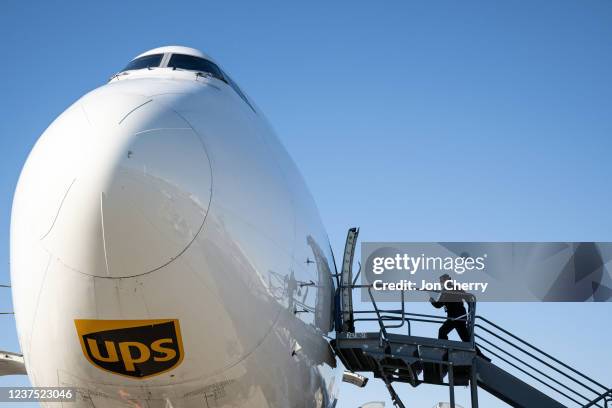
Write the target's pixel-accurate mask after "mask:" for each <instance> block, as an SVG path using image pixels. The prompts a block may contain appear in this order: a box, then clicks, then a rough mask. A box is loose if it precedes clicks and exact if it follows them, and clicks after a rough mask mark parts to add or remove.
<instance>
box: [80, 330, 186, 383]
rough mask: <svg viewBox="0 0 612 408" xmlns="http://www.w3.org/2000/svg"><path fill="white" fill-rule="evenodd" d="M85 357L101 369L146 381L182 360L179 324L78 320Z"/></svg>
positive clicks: (170, 368)
mask: <svg viewBox="0 0 612 408" xmlns="http://www.w3.org/2000/svg"><path fill="white" fill-rule="evenodd" d="M74 323H75V325H76V330H77V333H78V335H79V340H80V342H81V348H82V349H83V354H84V355H85V357H86V358H87V360H89V362H90V363H92V364H93V365H95V366H96V367H98V368H101V369H103V370H106V371H110V372H112V373H115V374H119V375H124V376H127V377H132V378H136V379H143V378H147V377H151V376H154V375H158V374H161V373H164V372H166V371H169V370H172V369H173V368H175V367H176V366H178V365H179V364H180V363H181V361H183V343H182V340H181V330H180V326H179V321H178V320H175V319H164V320H81V319H79V320H75V321H74Z"/></svg>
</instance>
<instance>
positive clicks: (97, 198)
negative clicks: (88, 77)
mask: <svg viewBox="0 0 612 408" xmlns="http://www.w3.org/2000/svg"><path fill="white" fill-rule="evenodd" d="M91 99H92V98H90V99H89V100H87V99H86V100H85V102H84V114H85V115H87V113H88V111H94V109H91V107H92V106H93V107H95V112H96V115H97V116H96V117H93V118H92V117H88V119H89V128H88V129H79V130H75V129H73V128H71V127H72V125H73V124H72V123H71V122H70V121H66V123H61V124H59V126H61V127H64V128H66V129H67V130H68V131H70V132H73V133H74V132H76V131H79V132H81V133H82V134H83V135H84V136H83V138H82V139H81V141H80V142H78V143H77V145H74V144H73V145H72V146H65V148H66V149H67V150H68V151H70V152H71V153H73V154H69V155H67V156H66V157H67V159H68V160H70V158H72V157H77V156H78V165H77V166H75V167H76V169H75V174H74V179H73V181H72V183H71V184H70V185H69V186H67V188H66V192H65V194H64V198H63V200H62V202H61V203H60V204H59V208H58V210H57V213H56V216H55V218H54V219H53V221H52V223H51V227H50V228H49V230H48V231H47V232H46V233H45V234H44V236H43V237H42V241H43V245H44V246H45V247H46V248H47V249H48V250H49V251H50V252H51V253H52V254H54V255H55V256H57V257H58V258H59V259H60V260H61V262H62V263H64V264H65V265H66V266H67V267H69V268H71V269H74V270H77V271H79V272H81V273H84V274H88V275H92V276H98V277H110V278H119V277H129V276H137V275H142V274H145V273H148V272H152V271H154V270H157V269H159V268H161V267H163V266H164V265H167V264H168V263H170V262H172V261H173V260H174V259H176V258H177V257H179V256H180V255H181V253H182V252H183V251H185V249H186V248H188V246H189V245H190V244H191V242H192V241H193V240H194V239H195V237H196V235H197V234H198V233H199V231H200V230H201V228H202V227H203V225H204V220H205V218H206V214H207V211H208V207H209V204H210V199H211V187H212V175H211V167H210V162H209V160H208V156H207V153H206V151H205V148H204V145H203V144H202V141H201V140H200V138H199V137H198V135H197V134H196V133H195V132H194V131H193V129H192V128H191V127H190V126H189V124H188V123H187V122H185V121H184V120H183V119H182V118H180V117H179V116H178V115H177V114H176V113H174V111H172V110H171V109H170V108H167V107H164V106H161V105H158V104H156V103H155V102H154V101H152V100H149V101H145V102H141V101H137V100H135V101H131V104H132V105H136V106H135V107H134V108H132V107H131V106H122V107H121V108H122V112H119V111H118V109H112V108H109V109H107V111H106V112H104V111H103V110H102V113H101V114H100V113H99V112H100V111H101V110H100V109H99V108H98V107H99V106H100V105H105V106H108V104H111V105H112V104H113V103H114V99H113V96H112V95H102V96H101V97H100V98H99V99H94V100H91ZM100 99H101V100H100ZM88 108H90V109H88Z"/></svg>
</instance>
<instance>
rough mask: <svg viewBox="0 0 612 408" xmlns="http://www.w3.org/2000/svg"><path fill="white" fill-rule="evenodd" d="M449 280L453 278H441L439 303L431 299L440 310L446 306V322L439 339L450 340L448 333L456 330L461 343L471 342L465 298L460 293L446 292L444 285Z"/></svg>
mask: <svg viewBox="0 0 612 408" xmlns="http://www.w3.org/2000/svg"><path fill="white" fill-rule="evenodd" d="M449 280H451V277H450V276H449V275H448V274H444V275H442V276H440V283H441V285H442V293H440V297H439V298H438V300H437V301H436V300H434V299H432V298H429V301H430V302H431V304H432V305H433V307H435V308H436V309H439V308H441V307H442V306H444V310H446V321H444V323H442V326H440V330H438V338H439V339H444V340H448V333H450V332H451V331H453V329H455V330H457V334H458V335H459V337H460V338H461V341H467V342H469V341H470V332H469V330H468V328H467V318H468V314H467V311H466V310H465V307H464V306H463V297H462V296H461V295H460V294H458V293H448V291H446V290H444V283H445V282H446V281H449ZM456 292H463V291H456Z"/></svg>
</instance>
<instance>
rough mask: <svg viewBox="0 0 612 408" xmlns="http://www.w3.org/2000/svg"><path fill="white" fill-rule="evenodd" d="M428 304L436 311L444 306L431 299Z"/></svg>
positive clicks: (442, 303)
mask: <svg viewBox="0 0 612 408" xmlns="http://www.w3.org/2000/svg"><path fill="white" fill-rule="evenodd" d="M429 303H431V305H432V306H433V307H435V308H436V309H439V308H441V307H442V306H444V302H441V301H440V300H438V301H437V302H436V301H435V300H434V299H433V298H432V297H430V298H429Z"/></svg>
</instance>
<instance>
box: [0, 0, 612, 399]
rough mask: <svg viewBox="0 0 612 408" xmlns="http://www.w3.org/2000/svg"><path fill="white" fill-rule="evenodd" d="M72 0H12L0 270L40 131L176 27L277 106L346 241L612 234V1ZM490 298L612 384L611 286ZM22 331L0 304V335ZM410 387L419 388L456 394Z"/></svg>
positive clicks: (273, 112)
mask: <svg viewBox="0 0 612 408" xmlns="http://www.w3.org/2000/svg"><path fill="white" fill-rule="evenodd" d="M59 4H60V3H59V2H37V3H36V4H34V3H33V2H27V1H12V0H6V1H3V2H2V6H1V9H0V38H2V45H3V47H2V49H3V55H4V57H3V62H2V64H0V78H1V79H0V81H1V83H2V88H1V90H2V93H1V96H0V108H1V109H0V112H2V113H1V114H0V115H2V116H1V120H0V143H1V151H2V152H3V156H4V157H3V160H2V161H0V282H3V283H4V282H8V280H9V274H8V269H9V259H8V249H9V242H8V237H9V222H10V207H11V201H12V196H13V190H14V187H15V183H16V181H17V177H18V175H19V172H20V169H21V166H22V164H23V162H24V160H25V158H26V156H27V154H28V152H29V150H30V148H31V147H32V145H33V144H34V142H35V140H36V139H37V138H38V136H39V135H40V134H41V133H42V132H43V130H44V129H45V128H46V127H47V126H48V125H49V123H50V122H51V121H52V120H53V119H54V118H55V117H56V116H57V115H58V114H59V113H61V112H62V111H63V110H64V109H65V108H66V107H67V106H68V105H69V104H71V103H72V102H74V101H75V100H76V99H77V98H78V97H80V96H81V95H82V94H83V93H85V92H87V91H89V90H91V89H93V88H95V87H97V86H99V85H102V84H103V83H104V82H105V81H106V79H107V78H108V77H109V76H110V75H112V74H113V73H114V72H116V71H117V70H118V69H120V68H121V67H122V66H124V65H125V63H126V62H127V61H128V60H129V59H131V58H132V57H134V56H135V55H136V54H138V53H140V52H142V51H144V50H147V49H149V48H153V47H156V46H160V45H167V44H183V45H188V46H192V47H196V48H201V49H203V50H204V51H205V52H207V53H209V54H210V55H211V56H213V57H214V58H216V59H217V60H218V61H219V62H220V63H221V64H222V66H224V67H225V68H226V69H227V70H228V71H229V72H230V73H231V74H232V75H233V77H234V79H236V81H237V82H238V83H240V85H241V86H242V87H243V88H244V89H245V90H246V92H247V93H249V94H250V95H251V96H252V97H253V98H254V99H255V100H256V101H257V103H258V104H259V105H260V107H261V108H262V109H263V110H264V112H266V114H267V116H268V117H269V119H270V120H271V121H272V123H273V124H274V126H275V127H276V129H277V131H278V133H279V135H280V137H281V139H282V140H283V142H284V144H285V146H286V147H287V148H288V150H289V152H290V153H291V154H292V156H293V158H294V159H295V161H296V162H297V164H298V166H299V167H300V168H301V170H302V172H303V174H304V176H305V178H306V180H307V182H308V184H309V186H310V188H311V191H312V193H313V194H314V196H315V198H316V200H317V203H318V205H319V209H320V212H321V215H322V217H323V220H324V222H325V224H326V226H327V228H328V232H329V235H330V239H331V241H332V244H333V246H334V249H335V252H336V254H337V256H339V254H340V253H341V248H342V245H343V241H344V235H345V231H346V228H347V227H349V226H352V225H359V226H361V228H362V234H361V235H362V238H363V239H364V240H368V241H379V240H380V241H407V240H418V241H440V240H445V241H452V240H460V241H463V240H479V241H486V240H507V241H521V240H534V241H536V240H542V241H548V240H554V241H565V240H569V241H579V240H594V241H612V213H611V211H610V200H611V198H612V189H611V186H610V179H611V175H612V161H611V160H610V154H611V152H612V81H611V73H612V23H611V22H612V2H610V1H604V0H592V1H588V2H585V1H578V0H576V1H566V0H554V1H538V2H532V1H511V2H510V1H505V2H502V1H497V2H491V1H470V2H457V1H437V2H435V3H433V2H429V1H422V2H408V1H385V2H371V1H370V2H359V1H347V2H329V1H325V2H316V1H308V2H288V1H278V2H260V1H258V2H253V1H249V2H246V1H245V2H235V1H216V2H201V1H194V2H185V1H176V2H167V1H163V2H156V1H142V2H141V1H130V2H122V3H119V2H117V3H115V4H111V3H110V2H82V1H78V2H77V1H74V2H62V3H61V4H62V5H61V6H60V5H59ZM0 290H1V291H2V292H0V310H7V309H10V308H11V302H10V296H9V295H10V294H9V293H8V291H6V290H5V289H0ZM424 310H428V311H429V309H424ZM480 311H481V312H482V313H483V314H485V315H487V316H495V320H499V321H500V322H502V323H503V324H505V325H507V326H508V327H509V328H511V329H513V330H514V331H516V332H517V333H520V334H522V335H524V336H525V337H526V338H527V339H529V340H532V341H533V342H534V343H535V344H538V345H543V346H544V345H547V346H548V347H549V349H550V350H551V352H552V353H553V354H555V355H558V356H563V358H564V359H566V360H568V361H569V362H570V363H572V364H576V365H577V366H578V367H579V368H582V369H585V370H586V371H587V372H588V373H590V374H592V375H593V376H595V377H596V378H598V379H601V380H602V381H604V382H606V383H608V384H611V383H612V374H610V373H611V371H610V368H609V367H610V363H611V362H612V350H611V349H610V347H609V339H610V337H611V335H612V328H611V326H612V325H611V324H610V317H609V316H610V313H611V312H612V308H611V304H610V303H606V304H482V305H481V306H480ZM606 339H607V340H606ZM17 347H18V346H17V342H16V335H15V329H14V322H13V321H12V320H11V319H10V318H7V317H0V349H8V350H16V349H17ZM570 350H571V353H568V351H570ZM602 363H606V364H602ZM23 381H24V380H23V379H17V378H3V379H0V385H6V384H22V383H23ZM343 391H344V397H345V399H344V400H342V402H341V403H340V404H339V408H354V407H355V406H356V405H357V404H358V403H362V402H365V401H368V400H377V399H385V400H386V395H385V394H384V393H383V389H382V387H380V386H379V385H375V384H372V385H370V386H368V388H366V389H364V390H356V389H350V388H348V387H346V388H345V387H343ZM400 393H401V394H402V395H403V396H404V397H405V398H406V402H407V403H409V404H410V406H414V407H424V408H427V407H430V406H432V405H433V404H434V402H437V401H438V400H442V399H444V398H443V396H444V393H443V392H441V390H439V389H436V388H425V387H419V388H418V389H414V390H413V389H411V388H407V387H401V388H400ZM432 395H434V397H432ZM483 399H484V397H483ZM465 405H468V404H465ZM19 406H20V407H22V408H25V404H20V405H19ZM489 406H491V407H497V406H502V405H500V404H498V403H493V402H491V403H490V405H489Z"/></svg>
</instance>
